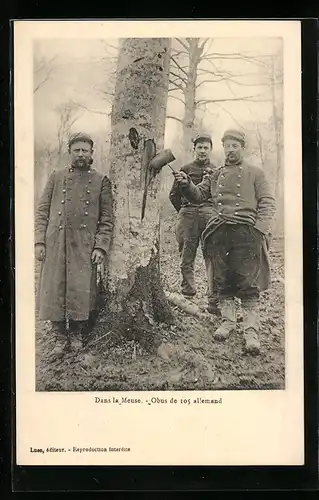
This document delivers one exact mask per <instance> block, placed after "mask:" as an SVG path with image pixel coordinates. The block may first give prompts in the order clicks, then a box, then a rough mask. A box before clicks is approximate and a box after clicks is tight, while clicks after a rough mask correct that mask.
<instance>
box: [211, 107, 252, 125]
mask: <svg viewBox="0 0 319 500" xmlns="http://www.w3.org/2000/svg"><path fill="white" fill-rule="evenodd" d="M212 104H215V106H217V107H218V108H220V109H222V110H223V111H224V112H225V113H227V114H228V115H229V116H230V117H231V118H232V119H233V120H234V122H235V123H236V125H238V127H239V128H242V129H244V130H247V131H248V129H247V128H245V127H243V126H242V125H241V123H239V121H238V120H237V119H236V118H235V117H234V115H233V114H232V113H231V112H230V111H228V109H226V108H224V106H222V105H221V104H219V103H218V102H214V103H212ZM207 111H208V113H210V111H209V110H208V109H207Z"/></svg>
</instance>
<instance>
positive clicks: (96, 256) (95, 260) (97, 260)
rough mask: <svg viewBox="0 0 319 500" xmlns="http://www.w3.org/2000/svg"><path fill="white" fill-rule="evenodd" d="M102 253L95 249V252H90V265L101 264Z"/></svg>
mask: <svg viewBox="0 0 319 500" xmlns="http://www.w3.org/2000/svg"><path fill="white" fill-rule="evenodd" d="M104 255H105V254H104V252H103V250H100V249H99V248H95V250H93V252H92V257H91V260H92V264H97V265H98V264H102V262H103V261H104Z"/></svg>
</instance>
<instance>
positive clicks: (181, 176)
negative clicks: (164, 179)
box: [174, 171, 189, 186]
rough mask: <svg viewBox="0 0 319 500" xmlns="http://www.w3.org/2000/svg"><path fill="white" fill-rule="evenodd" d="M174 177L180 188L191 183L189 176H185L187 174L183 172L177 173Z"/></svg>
mask: <svg viewBox="0 0 319 500" xmlns="http://www.w3.org/2000/svg"><path fill="white" fill-rule="evenodd" d="M174 177H175V180H176V182H177V183H178V184H179V185H180V186H187V184H188V183H189V179H188V176H187V174H185V172H182V171H180V172H175V173H174Z"/></svg>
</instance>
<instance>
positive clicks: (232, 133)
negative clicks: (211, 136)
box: [222, 129, 246, 147]
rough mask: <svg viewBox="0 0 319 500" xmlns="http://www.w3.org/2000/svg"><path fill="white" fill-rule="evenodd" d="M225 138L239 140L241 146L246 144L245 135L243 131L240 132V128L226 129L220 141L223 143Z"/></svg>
mask: <svg viewBox="0 0 319 500" xmlns="http://www.w3.org/2000/svg"><path fill="white" fill-rule="evenodd" d="M226 139H235V141H238V142H240V143H241V144H242V146H243V147H245V146H246V135H245V133H244V132H241V131H240V130H235V129H229V130H226V132H225V133H224V135H223V137H222V143H224V141H225V140H226Z"/></svg>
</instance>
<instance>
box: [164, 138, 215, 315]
mask: <svg viewBox="0 0 319 500" xmlns="http://www.w3.org/2000/svg"><path fill="white" fill-rule="evenodd" d="M212 146H213V144H212V139H211V137H210V136H209V135H207V134H200V135H198V136H197V137H196V138H195V140H194V156H195V158H194V160H193V161H192V162H190V163H188V164H186V165H184V166H183V167H182V168H181V172H185V174H186V175H188V176H189V178H190V179H191V180H192V182H193V183H194V184H195V185H196V184H199V183H200V182H202V180H203V177H204V175H205V174H207V175H210V174H211V173H212V172H214V171H215V170H216V166H215V165H214V164H213V163H212V162H211V161H210V156H211V152H212ZM169 199H170V201H171V203H172V205H173V206H174V208H175V209H176V211H177V212H178V217H177V223H176V238H177V243H178V249H179V254H180V269H181V275H182V281H181V288H182V294H183V295H184V296H185V297H193V296H194V295H196V285H195V277H194V261H195V258H196V253H197V249H198V245H199V243H200V240H201V234H202V232H203V230H204V229H205V227H206V224H207V222H208V220H209V219H210V218H211V216H212V213H213V205H212V203H213V201H212V199H211V198H210V197H208V198H207V199H205V200H202V201H200V202H199V203H198V202H197V201H195V202H194V201H189V200H188V199H187V198H186V197H185V196H183V193H182V191H181V189H180V185H179V183H178V182H177V181H176V180H175V181H174V184H173V186H172V189H171V191H170V194H169ZM204 259H205V265H206V271H207V279H208V287H207V291H208V310H209V312H211V313H218V309H217V300H216V295H215V293H214V291H213V288H212V268H211V263H210V261H208V260H207V259H206V255H205V254H204Z"/></svg>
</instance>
